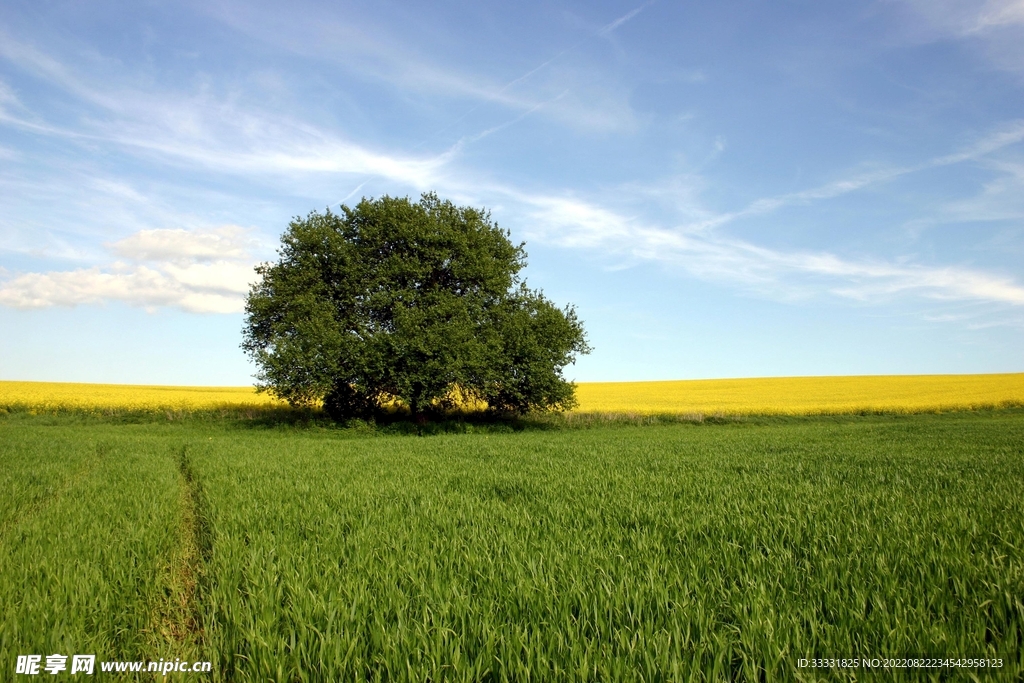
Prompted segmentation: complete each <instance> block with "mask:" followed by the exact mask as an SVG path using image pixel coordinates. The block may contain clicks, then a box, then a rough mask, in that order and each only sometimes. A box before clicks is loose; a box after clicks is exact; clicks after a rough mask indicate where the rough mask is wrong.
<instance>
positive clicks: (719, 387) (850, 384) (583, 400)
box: [0, 373, 1024, 416]
mask: <svg viewBox="0 0 1024 683" xmlns="http://www.w3.org/2000/svg"><path fill="white" fill-rule="evenodd" d="M577 398H578V399H579V407H578V408H577V409H576V411H575V412H577V413H616V414H627V415H630V414H635V415H652V414H676V415H692V416H712V415H723V416H726V415H830V414H837V415H838V414H850V413H862V412H866V413H921V412H937V411H947V410H971V409H978V408H998V407H1011V406H1024V373H1014V374H1001V375H894V376H858V377H768V378H753V379H711V380H678V381H665V382H583V383H580V384H579V385H578V389H577ZM283 405H284V404H283V403H282V402H281V401H278V400H276V399H274V398H273V397H271V396H269V395H267V394H257V393H256V392H255V390H254V389H253V388H252V387H174V386H140V385H121V384H74V383H64V382H4V381H0V410H10V409H18V408H20V409H27V410H30V411H32V412H56V411H60V410H88V411H117V412H120V411H154V410H173V411H186V412H188V411H194V410H211V409H212V410H217V409H226V410H248V409H261V408H267V407H281V406H283Z"/></svg>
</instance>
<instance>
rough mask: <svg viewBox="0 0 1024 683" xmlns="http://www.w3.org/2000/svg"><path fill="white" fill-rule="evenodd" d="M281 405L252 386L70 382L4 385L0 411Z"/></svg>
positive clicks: (179, 408) (9, 383)
mask: <svg viewBox="0 0 1024 683" xmlns="http://www.w3.org/2000/svg"><path fill="white" fill-rule="evenodd" d="M278 405H282V403H281V402H280V401H277V400H276V399H274V398H272V397H271V396H269V395H267V394H257V393H256V391H255V390H254V389H253V388H252V387H164V386H147V385H133V384H77V383H71V382H2V381H0V409H4V408H8V409H9V408H14V407H20V408H23V409H28V410H31V411H37V412H56V411H60V410H100V411H102V410H113V411H151V410H176V411H192V410H208V409H218V408H224V409H246V408H262V407H265V406H278Z"/></svg>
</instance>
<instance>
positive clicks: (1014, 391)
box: [576, 373, 1024, 415]
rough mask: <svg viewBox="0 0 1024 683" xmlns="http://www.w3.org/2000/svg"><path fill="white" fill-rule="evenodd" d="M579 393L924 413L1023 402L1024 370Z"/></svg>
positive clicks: (670, 401) (641, 385)
mask: <svg viewBox="0 0 1024 683" xmlns="http://www.w3.org/2000/svg"><path fill="white" fill-rule="evenodd" d="M576 395H577V398H578V399H579V403H580V405H579V408H578V411H579V412H598V413H638V414H654V413H675V414H693V415H832V414H852V413H862V412H866V413H923V412H936V411H947V410H972V409H978V408H999V407H1011V406H1024V373H1014V374H1002V375H890V376H870V375H869V376H854V377H766V378H754V379H710V380H681V381H672V382H587V383H582V384H579V385H578V389H577V393H576Z"/></svg>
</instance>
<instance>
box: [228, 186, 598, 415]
mask: <svg viewBox="0 0 1024 683" xmlns="http://www.w3.org/2000/svg"><path fill="white" fill-rule="evenodd" d="M341 211H342V214H341V215H338V214H335V213H332V212H331V211H330V210H328V211H327V212H326V213H324V214H320V213H317V212H313V213H310V214H309V215H308V216H307V217H306V218H305V219H304V220H303V219H299V218H296V219H295V220H293V221H292V222H291V223H290V224H289V226H288V231H287V232H286V233H285V234H284V235H283V236H282V238H281V241H282V246H281V249H280V250H279V252H278V253H279V254H280V259H279V260H278V262H277V263H264V264H261V265H260V266H258V267H257V268H256V272H257V273H258V274H259V275H260V280H259V282H257V283H256V284H254V285H253V286H252V288H251V289H250V291H249V295H248V298H247V299H246V304H245V311H246V319H245V327H244V329H243V335H244V340H243V343H242V348H243V349H245V351H246V352H247V353H248V354H249V355H250V356H251V357H252V358H253V360H255V361H256V364H257V365H258V367H259V374H258V376H257V377H258V384H257V388H258V389H259V390H261V391H269V392H271V393H273V394H275V395H277V396H279V397H281V398H283V399H285V400H287V401H288V402H289V403H291V404H292V405H313V404H315V403H317V402H319V401H323V403H324V406H325V408H326V409H327V410H328V412H329V413H330V414H331V416H332V417H335V418H336V419H343V418H347V417H356V416H367V415H369V414H372V413H373V412H374V411H375V410H377V409H379V408H380V407H381V406H382V404H383V403H385V402H388V401H392V400H394V399H398V400H400V401H401V402H402V403H404V404H405V405H406V406H408V407H409V408H410V409H411V411H412V414H413V415H416V416H418V415H421V414H423V413H424V412H428V411H440V410H444V409H446V408H449V407H451V406H453V405H454V404H455V402H456V401H457V400H459V399H460V398H461V399H467V398H468V399H474V400H479V401H485V402H486V403H487V405H488V407H489V408H490V409H491V410H494V411H497V412H503V413H516V414H521V413H525V412H527V411H530V410H564V409H567V408H571V407H573V406H574V405H575V403H576V401H575V396H574V394H575V385H574V384H572V383H570V382H567V381H566V380H565V379H564V378H563V377H562V369H563V368H564V367H565V366H566V365H567V364H569V363H572V362H573V361H574V360H575V359H576V355H577V354H585V353H588V352H589V351H590V347H589V346H588V345H587V341H586V335H585V333H584V330H583V325H582V323H581V322H580V320H579V319H578V318H577V317H576V312H575V310H574V309H573V307H572V306H567V307H566V308H564V309H559V308H557V307H556V306H555V305H554V304H552V303H551V302H550V301H548V300H547V299H545V298H544V296H543V295H542V294H541V293H540V292H539V291H535V290H531V289H528V288H527V287H526V284H525V283H524V282H522V281H521V280H520V277H519V272H520V270H522V268H523V267H524V266H525V265H526V252H525V251H524V249H523V244H519V245H518V246H517V245H513V244H512V243H511V242H510V241H509V233H508V232H506V231H504V230H501V229H500V228H499V227H498V226H497V225H496V224H495V223H494V222H492V221H491V218H490V214H489V213H488V212H486V211H480V210H477V209H473V208H469V207H457V206H455V205H453V204H452V203H451V202H449V201H441V200H440V199H438V198H437V195H435V194H432V193H430V194H424V195H423V196H422V197H421V199H420V201H419V202H416V203H413V202H411V201H410V200H409V199H408V198H394V197H388V196H384V197H381V198H380V199H377V200H367V199H363V200H362V201H361V202H360V203H359V204H358V206H356V207H355V208H354V209H350V208H349V207H347V206H342V207H341Z"/></svg>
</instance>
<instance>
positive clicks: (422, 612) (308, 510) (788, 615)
mask: <svg viewBox="0 0 1024 683" xmlns="http://www.w3.org/2000/svg"><path fill="white" fill-rule="evenodd" d="M520 427H523V425H519V426H517V427H516V429H518V431H515V430H513V428H512V427H511V426H507V425H497V426H495V425H491V426H480V425H477V426H476V427H474V426H473V425H464V426H463V428H462V429H461V432H462V433H438V434H434V435H430V436H417V435H415V434H399V433H391V432H389V431H388V430H385V429H381V428H375V429H374V428H369V427H365V426H363V427H351V428H347V429H342V428H333V427H329V426H327V425H324V424H319V425H318V424H316V423H312V424H288V423H286V422H284V423H273V422H267V423H260V422H258V421H251V420H250V421H246V420H234V421H232V420H229V419H199V418H196V419H184V420H178V421H166V420H163V421H161V420H158V419H153V420H145V419H140V420H138V421H137V422H136V423H132V421H131V420H127V421H126V420H117V419H114V418H101V417H95V416H86V415H77V416H76V415H73V414H72V415H35V416H34V415H29V414H27V413H10V414H7V415H3V416H0V487H2V489H0V490H2V495H0V548H2V549H0V619H2V622H0V651H2V652H3V653H4V655H5V659H7V660H10V661H9V662H5V667H6V668H5V669H4V672H3V673H2V674H0V677H7V676H10V677H15V676H14V674H12V673H10V672H12V671H13V670H14V669H13V659H14V656H15V655H17V654H22V653H42V654H44V655H45V654H50V653H64V654H67V653H69V652H72V653H73V652H78V653H95V654H96V655H97V656H98V658H100V659H104V658H106V659H150V660H155V659H158V658H163V659H174V658H182V659H189V660H196V659H205V660H210V661H212V662H213V671H212V673H210V674H202V675H200V674H187V675H186V674H171V676H170V677H169V678H168V679H163V678H162V677H160V676H157V678H160V679H162V680H169V679H175V676H179V678H177V679H175V680H214V681H357V680H358V681H364V680H367V681H549V680H550V681H598V680H600V681H616V680H623V681H691V680H692V681H719V680H734V681H759V680H760V681H775V680H807V681H810V680H849V679H857V680H863V679H864V677H865V676H867V675H871V676H874V675H876V674H869V673H866V672H864V671H863V670H861V671H844V670H839V669H817V670H814V669H810V668H806V667H805V668H801V667H799V666H798V665H797V662H798V660H799V659H800V658H815V657H818V658H827V657H860V658H868V657H908V656H921V657H942V658H957V657H972V658H979V657H986V658H998V659H1001V660H1002V662H1003V666H1002V668H1000V669H984V670H982V669H972V670H970V671H966V670H963V671H950V670H948V669H947V670H944V671H928V670H924V669H915V670H910V669H907V670H899V671H890V672H888V673H885V674H884V675H882V674H878V675H882V678H877V677H876V678H871V680H970V677H971V676H974V677H977V678H978V679H979V680H981V679H983V680H1019V679H1020V678H1021V677H1022V676H1024V604H1022V599H1024V598H1022V596H1024V457H1022V456H1024V411H1022V410H1021V409H1007V410H989V411H976V412H964V413H951V414H941V415H934V414H933V415H901V416H884V415H883V416H878V415H876V416H842V417H840V416H833V417H821V416H819V417H801V418H792V417H774V418H739V419H733V420H720V421H718V422H717V423H716V422H714V421H704V422H701V423H686V422H678V423H666V424H653V425H646V426H636V425H630V424H627V423H622V422H619V423H615V422H611V423H607V424H606V423H603V422H600V421H595V422H590V423H587V422H578V423H574V424H570V423H568V422H565V423H558V422H547V423H538V424H535V425H532V426H531V425H525V428H522V429H519V428H520ZM7 664H10V665H11V666H9V667H8V666H6V665H7ZM66 673H67V672H65V674H66ZM104 676H109V677H110V678H111V679H114V678H116V679H117V680H126V679H129V678H130V677H131V676H132V674H117V675H116V676H115V675H113V674H101V673H99V672H98V673H97V676H96V678H97V679H103V677H104ZM138 676H141V677H142V678H143V679H146V677H147V676H148V677H149V679H146V680H151V679H152V678H153V675H152V674H145V673H144V674H138ZM43 677H45V678H46V679H51V677H50V676H48V675H44V676H43ZM15 678H17V679H18V680H31V679H32V677H30V676H17V677H15ZM52 678H53V679H57V678H61V677H59V676H58V677H52ZM67 678H71V679H73V680H77V678H76V677H70V676H67V675H65V676H64V677H63V678H61V679H62V680H63V679H67Z"/></svg>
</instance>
